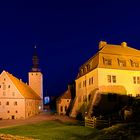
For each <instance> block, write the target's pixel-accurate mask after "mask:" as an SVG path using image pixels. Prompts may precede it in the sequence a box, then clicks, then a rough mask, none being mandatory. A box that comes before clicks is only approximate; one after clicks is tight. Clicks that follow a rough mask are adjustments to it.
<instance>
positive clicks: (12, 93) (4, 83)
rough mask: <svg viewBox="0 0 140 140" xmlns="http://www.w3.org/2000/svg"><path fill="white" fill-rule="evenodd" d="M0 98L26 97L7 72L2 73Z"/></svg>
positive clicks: (0, 77)
mask: <svg viewBox="0 0 140 140" xmlns="http://www.w3.org/2000/svg"><path fill="white" fill-rule="evenodd" d="M0 98H24V97H23V96H22V95H21V94H20V92H19V91H18V89H17V88H16V86H15V85H14V84H13V82H12V81H11V80H10V78H9V77H8V76H7V75H6V73H5V72H2V74H1V75H0Z"/></svg>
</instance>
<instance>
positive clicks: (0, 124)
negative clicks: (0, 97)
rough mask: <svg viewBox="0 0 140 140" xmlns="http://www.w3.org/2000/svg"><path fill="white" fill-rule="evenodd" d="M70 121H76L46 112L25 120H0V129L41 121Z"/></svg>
mask: <svg viewBox="0 0 140 140" xmlns="http://www.w3.org/2000/svg"><path fill="white" fill-rule="evenodd" d="M50 120H55V121H62V122H66V121H72V122H75V121H76V120H74V119H72V118H69V117H68V116H59V115H51V114H49V113H46V112H42V113H40V114H38V115H36V116H33V117H30V118H27V119H21V120H0V128H7V127H12V126H18V125H25V124H35V123H37V122H41V121H50Z"/></svg>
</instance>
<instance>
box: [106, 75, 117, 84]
mask: <svg viewBox="0 0 140 140" xmlns="http://www.w3.org/2000/svg"><path fill="white" fill-rule="evenodd" d="M107 81H108V83H116V76H114V75H107Z"/></svg>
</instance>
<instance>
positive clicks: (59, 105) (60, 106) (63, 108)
mask: <svg viewBox="0 0 140 140" xmlns="http://www.w3.org/2000/svg"><path fill="white" fill-rule="evenodd" d="M74 96H75V85H74V83H71V84H69V85H68V89H67V90H66V91H65V92H64V93H63V94H62V95H61V96H60V97H59V98H58V99H57V101H56V109H57V113H58V114H59V115H66V114H67V115H68V114H69V111H70V107H71V103H72V101H73V98H74Z"/></svg>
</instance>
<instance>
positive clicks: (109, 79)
mask: <svg viewBox="0 0 140 140" xmlns="http://www.w3.org/2000/svg"><path fill="white" fill-rule="evenodd" d="M107 81H108V83H111V75H107Z"/></svg>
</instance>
